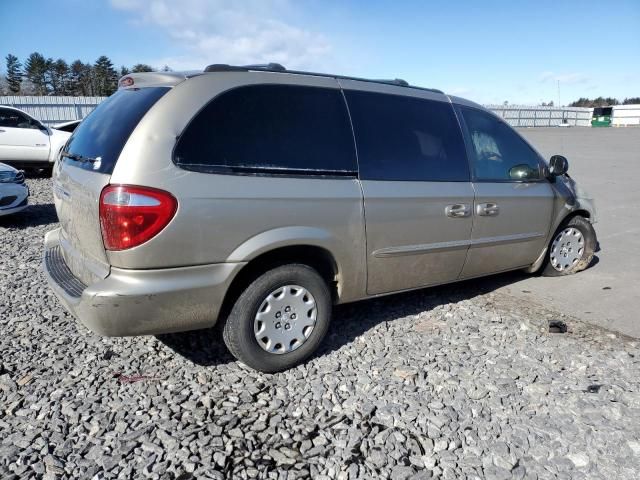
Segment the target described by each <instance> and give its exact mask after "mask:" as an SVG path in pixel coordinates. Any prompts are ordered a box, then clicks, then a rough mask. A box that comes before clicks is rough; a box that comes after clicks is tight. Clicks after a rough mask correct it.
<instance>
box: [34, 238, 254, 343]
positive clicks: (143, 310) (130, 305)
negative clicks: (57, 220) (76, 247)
mask: <svg viewBox="0 0 640 480" xmlns="http://www.w3.org/2000/svg"><path fill="white" fill-rule="evenodd" d="M58 235H59V230H54V231H52V232H49V233H48V234H47V235H46V236H45V251H44V271H45V274H46V276H47V280H48V282H49V286H50V287H51V289H52V290H53V291H54V293H55V294H56V296H57V297H58V299H59V300H60V301H61V302H62V304H63V305H64V306H65V307H66V308H67V310H68V311H69V312H71V313H72V314H73V315H74V316H75V317H76V318H77V319H78V320H79V321H80V322H81V323H82V324H84V325H85V326H86V327H87V328H89V329H90V330H92V331H93V332H96V333H98V334H100V335H105V336H130V335H155V334H160V333H170V332H179V331H186V330H196V329H199V328H207V327H211V326H213V325H214V324H215V322H216V320H217V317H218V313H219V311H220V306H221V305H222V302H223V300H224V295H225V293H226V292H227V289H228V287H229V285H230V283H231V281H232V280H233V278H234V277H235V275H236V273H237V272H238V271H239V270H240V269H241V268H242V266H243V265H244V264H243V263H220V264H213V265H201V266H194V267H181V268H168V269H154V270H127V269H121V268H115V267H111V271H110V273H109V276H108V277H107V278H105V279H104V280H100V281H98V282H96V283H94V284H93V285H90V286H86V285H84V284H83V283H82V282H81V281H80V280H79V279H77V278H76V277H75V276H74V275H73V274H72V273H71V271H70V270H69V268H68V267H67V265H66V263H65V262H64V258H63V256H62V252H61V249H60V248H61V247H60V245H59V240H58Z"/></svg>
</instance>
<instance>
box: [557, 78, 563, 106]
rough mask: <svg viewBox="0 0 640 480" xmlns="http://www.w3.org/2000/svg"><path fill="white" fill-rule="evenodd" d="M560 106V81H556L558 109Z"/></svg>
mask: <svg viewBox="0 0 640 480" xmlns="http://www.w3.org/2000/svg"><path fill="white" fill-rule="evenodd" d="M561 105H562V104H561V103H560V80H558V107H560V106H561Z"/></svg>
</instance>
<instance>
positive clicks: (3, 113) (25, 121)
mask: <svg viewBox="0 0 640 480" xmlns="http://www.w3.org/2000/svg"><path fill="white" fill-rule="evenodd" d="M0 127H8V128H38V127H37V125H35V124H32V122H31V119H30V118H29V117H27V116H26V115H23V114H22V113H20V112H18V111H16V110H11V109H10V108H0Z"/></svg>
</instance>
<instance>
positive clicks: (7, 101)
mask: <svg viewBox="0 0 640 480" xmlns="http://www.w3.org/2000/svg"><path fill="white" fill-rule="evenodd" d="M105 98H106V97H30V96H15V97H11V96H4V97H3V96H0V105H8V106H10V107H16V108H19V109H20V110H24V111H25V112H27V113H28V114H29V115H31V116H32V117H34V118H37V119H38V120H40V121H41V122H42V123H44V124H45V125H55V124H56V123H62V122H68V121H70V120H79V119H82V118H84V117H86V116H87V115H89V113H90V112H91V111H92V110H93V109H94V108H96V106H97V105H98V104H99V103H100V102H101V101H102V100H104V99H105Z"/></svg>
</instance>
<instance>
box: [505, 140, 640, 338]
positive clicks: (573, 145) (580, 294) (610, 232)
mask: <svg viewBox="0 0 640 480" xmlns="http://www.w3.org/2000/svg"><path fill="white" fill-rule="evenodd" d="M520 132H521V133H522V134H524V136H525V137H526V138H527V139H528V140H529V141H530V142H531V143H533V144H534V145H535V146H536V147H537V148H538V150H540V152H541V153H543V154H544V155H545V157H547V158H549V157H550V156H551V155H553V154H555V153H559V154H562V155H565V156H566V157H567V158H568V159H569V173H570V175H571V176H573V177H574V178H575V179H576V180H577V181H578V182H579V184H580V185H581V186H582V187H584V188H585V189H586V190H587V191H588V192H589V193H590V194H591V195H592V196H593V197H594V198H595V200H596V207H597V210H598V222H597V223H596V225H595V228H596V232H597V234H598V240H599V242H600V251H599V252H598V253H596V257H597V258H596V262H597V263H596V262H594V264H593V266H592V267H591V268H589V269H588V270H586V271H584V272H582V273H580V274H578V275H573V276H571V277H561V278H540V277H530V276H526V275H517V274H516V275H511V278H512V279H513V281H512V282H511V283H510V284H509V285H508V286H507V287H505V288H504V291H506V292H509V293H511V294H513V295H520V296H531V297H534V298H536V300H538V301H540V300H542V301H544V302H546V303H547V304H548V305H550V306H553V308H556V309H559V310H560V311H562V312H565V313H567V314H570V315H574V316H578V317H580V318H581V319H583V320H585V321H588V322H591V323H594V324H596V325H600V326H603V327H606V328H609V329H611V330H615V331H618V332H621V333H624V334H626V335H631V336H634V337H640V318H639V317H638V313H637V311H638V307H639V306H640V128H529V129H521V130H520Z"/></svg>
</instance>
